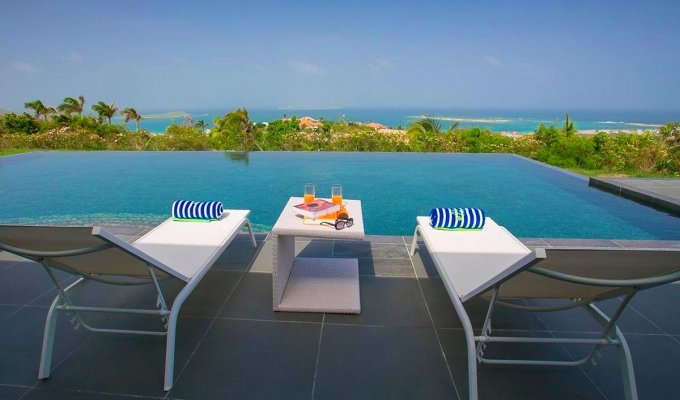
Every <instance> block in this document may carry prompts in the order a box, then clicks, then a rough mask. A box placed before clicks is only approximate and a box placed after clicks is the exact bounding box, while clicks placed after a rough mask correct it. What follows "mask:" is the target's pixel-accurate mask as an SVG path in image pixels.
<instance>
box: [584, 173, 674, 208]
mask: <svg viewBox="0 0 680 400" xmlns="http://www.w3.org/2000/svg"><path fill="white" fill-rule="evenodd" d="M588 184H589V185H590V186H592V187H596V188H598V189H601V190H605V191H607V192H611V193H614V194H616V195H619V196H621V197H625V198H628V199H631V200H635V201H637V202H639V203H642V204H646V205H650V206H652V207H655V208H658V209H661V210H664V211H667V212H670V213H673V214H675V215H680V179H679V178H665V179H656V178H590V180H589V183H588Z"/></svg>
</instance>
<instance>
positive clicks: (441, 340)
mask: <svg viewBox="0 0 680 400" xmlns="http://www.w3.org/2000/svg"><path fill="white" fill-rule="evenodd" d="M145 231H146V228H143V227H117V228H116V233H117V234H118V235H120V236H121V237H123V238H124V239H126V240H128V241H133V240H134V239H135V238H137V237H139V236H140V235H142V234H143V233H144V232H145ZM410 239H411V238H410V237H402V236H367V239H366V240H365V241H354V242H349V241H340V240H311V241H310V240H298V241H297V242H296V251H297V252H298V253H299V254H301V255H304V256H312V257H315V256H317V257H356V258H358V259H359V269H360V283H361V303H362V312H361V314H360V315H337V314H335V315H334V314H308V313H275V312H273V311H272V286H271V285H272V283H271V266H272V259H271V257H272V241H271V240H269V238H268V236H267V235H266V234H258V235H257V243H258V247H257V249H253V248H251V247H249V242H248V240H247V236H246V235H239V236H238V237H237V238H236V239H235V240H234V242H233V243H232V244H231V245H230V247H229V248H228V249H227V251H226V252H225V254H224V255H223V256H222V257H221V258H220V259H219V260H218V262H217V263H216V265H215V266H214V267H213V268H212V269H211V270H210V271H209V272H208V275H207V276H206V278H205V279H203V281H202V282H201V284H200V285H199V287H198V288H197V289H196V290H195V291H194V292H193V294H192V295H191V296H190V297H189V299H188V300H187V302H186V303H185V305H184V307H183V308H182V312H181V314H180V322H179V326H178V328H179V330H178V337H177V355H176V369H175V386H174V388H173V389H172V390H171V391H170V392H168V393H167V394H166V393H165V392H163V390H162V386H163V360H164V349H165V347H164V339H163V338H159V337H140V336H127V335H111V334H92V333H89V332H87V331H84V330H83V329H78V330H73V329H72V326H71V325H70V323H69V321H68V320H67V319H66V318H64V317H63V316H62V317H60V320H59V322H58V327H57V335H56V340H55V352H54V364H53V365H54V369H53V372H52V376H51V378H50V379H48V380H46V381H39V380H38V379H37V370H38V361H39V359H40V346H41V339H42V331H43V325H44V321H45V315H46V313H47V309H48V307H49V305H50V302H51V301H52V299H53V297H54V295H55V290H54V289H53V288H52V287H51V283H50V281H49V278H48V277H47V275H46V274H45V272H44V271H43V270H42V268H41V267H40V266H39V265H38V264H35V263H33V262H28V261H26V260H22V259H20V258H18V257H15V256H13V255H11V254H8V253H1V252H0V322H1V323H2V329H0V348H2V349H3V350H2V355H1V356H0V399H3V400H4V399H12V400H18V399H22V400H35V399H64V400H65V399H76V400H82V399H110V400H118V399H149V398H163V397H165V398H169V399H202V400H203V399H255V398H258V399H269V398H273V399H278V398H286V399H297V398H300V399H421V398H422V399H456V398H466V396H467V380H466V377H467V375H466V374H467V371H466V362H465V342H464V339H463V337H464V336H463V331H462V329H461V326H460V323H459V321H458V319H457V317H456V314H455V312H454V310H453V306H452V305H451V302H450V300H449V298H448V295H447V293H446V290H445V289H444V286H443V285H442V283H441V281H440V278H439V277H438V275H437V272H436V269H435V267H434V265H433V264H432V261H431V259H430V258H429V256H428V254H427V252H426V251H418V252H416V254H415V256H413V257H410V256H409V254H408V250H407V247H408V244H409V243H410ZM523 241H524V242H525V243H526V244H527V245H528V246H529V247H547V246H550V247H570V246H588V247H616V248H621V247H640V246H642V247H648V248H669V247H670V248H680V242H675V241H627V240H615V241H609V240H591V241H586V240H564V239H523ZM58 276H59V279H61V280H63V282H69V281H71V280H72V279H73V278H72V277H70V276H68V275H67V274H65V273H62V274H59V275H58ZM165 285H166V288H167V289H168V290H169V291H170V292H171V293H177V290H178V287H176V285H173V284H172V282H170V281H168V282H166V283H165ZM78 297H79V298H80V299H81V300H83V302H87V300H88V299H91V300H96V301H97V304H98V305H100V306H109V307H124V306H130V307H133V306H140V305H143V304H148V305H153V303H154V302H155V299H156V296H155V291H154V290H153V289H152V288H151V287H148V286H142V287H125V288H122V289H121V288H115V289H112V288H111V287H109V286H107V285H102V284H99V283H96V282H92V283H88V285H86V286H85V287H84V289H83V291H82V293H79V296H78ZM619 301H620V300H619V299H612V300H609V301H605V302H602V303H600V304H598V305H599V306H600V307H601V308H603V309H604V310H605V311H607V312H611V311H612V309H613V308H614V307H615V306H616V304H617V303H618V302H619ZM678 304H680V285H678V284H671V285H666V286H664V287H660V288H656V289H652V290H648V291H645V292H642V293H640V294H639V295H637V296H636V297H635V298H634V299H633V301H632V304H631V307H629V308H628V309H627V310H626V311H625V313H624V314H623V316H622V319H621V321H620V328H621V329H622V330H623V332H624V334H625V335H626V338H627V339H628V343H629V345H630V347H631V351H632V357H633V361H634V365H635V372H636V376H637V383H638V390H639V395H640V399H664V398H677V394H678V392H679V391H680V381H679V380H678V379H677V378H678V374H677V371H678V370H680V319H678V318H677V315H678V312H677V308H678ZM485 306H486V303H485V302H484V301H483V300H473V301H470V302H468V303H467V304H466V308H467V309H468V312H469V313H470V315H471V319H472V323H473V325H474V326H475V327H476V328H479V327H480V326H479V325H480V324H481V322H482V321H483V318H484V313H485V310H486V309H485ZM495 313H496V315H495V324H494V328H495V330H496V331H498V332H503V331H513V333H514V334H521V335H530V336H542V337H545V336H552V335H553V333H555V332H560V333H561V334H562V335H569V334H570V333H572V334H576V333H594V332H595V331H596V329H597V325H596V324H595V323H594V322H592V320H591V319H590V317H588V316H587V315H586V314H585V313H583V312H582V311H580V310H572V311H568V312H562V313H557V314H551V313H548V314H542V315H540V316H537V315H535V314H534V315H530V314H525V313H521V312H518V311H513V310H508V309H503V308H498V309H497V310H496V312H495ZM560 314H561V315H560ZM113 318H114V317H111V316H104V317H99V316H94V315H93V316H92V319H94V320H96V321H97V322H100V323H103V324H106V323H107V322H109V321H111V320H112V319H113ZM117 318H121V317H117ZM123 319H124V321H125V322H126V323H127V324H128V326H130V327H131V328H138V329H139V328H142V327H145V328H146V329H150V328H158V326H160V323H159V322H158V321H155V320H153V321H148V320H145V319H143V318H139V317H124V318H123ZM116 321H118V320H116ZM539 349H540V351H539V353H540V354H538V355H539V356H541V357H543V358H551V357H554V358H575V357H578V356H580V355H582V354H583V352H584V351H585V350H586V349H584V348H583V347H582V346H575V345H565V346H562V347H542V346H539ZM534 350H536V349H534ZM487 351H488V352H490V353H493V356H499V357H503V356H506V357H513V356H514V357H516V356H527V355H529V356H531V355H532V354H535V353H531V352H530V350H528V349H527V347H526V346H523V345H518V346H516V347H514V349H507V348H506V349H498V348H494V347H493V345H490V346H489V348H488V349H487ZM479 389H480V398H481V399H496V398H502V399H527V398H537V399H538V398H540V399H619V398H622V387H621V377H620V373H619V364H618V354H617V351H615V350H613V349H612V350H609V351H607V352H606V353H604V355H603V358H602V359H601V360H600V362H599V365H598V366H592V365H586V366H583V367H580V368H548V367H528V366H521V367H503V366H480V367H479Z"/></svg>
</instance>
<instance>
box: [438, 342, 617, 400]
mask: <svg viewBox="0 0 680 400" xmlns="http://www.w3.org/2000/svg"><path fill="white" fill-rule="evenodd" d="M497 333H498V334H503V333H504V332H503V331H502V330H500V331H498V332H497ZM438 334H439V338H440V340H441V343H442V346H443V348H444V353H445V354H446V359H447V360H448V363H449V365H450V366H451V370H452V373H453V377H454V380H455V382H456V387H457V389H458V390H459V393H460V396H461V398H467V396H468V371H467V353H466V345H465V336H464V333H463V331H462V330H458V329H440V330H438ZM512 334H513V335H516V336H519V335H520V334H521V333H519V332H516V331H513V332H512ZM524 335H528V334H527V333H525V334H524ZM485 354H486V356H488V357H494V358H511V357H522V358H524V357H531V358H533V359H568V354H567V353H566V352H565V351H564V350H562V348H561V347H558V346H554V345H553V346H548V345H535V344H534V345H528V344H527V345H520V344H512V345H499V344H495V345H494V344H492V345H489V347H487V350H486V352H485ZM477 380H478V384H477V387H478V390H479V398H480V399H522V400H523V399H564V400H567V399H569V400H572V399H604V398H605V397H604V396H602V394H601V393H600V392H599V390H598V389H597V387H596V386H594V385H593V384H592V383H591V382H590V381H589V380H588V378H587V376H586V375H585V374H584V373H583V372H582V371H581V370H580V369H578V368H576V367H575V368H565V367H544V366H503V365H481V366H480V365H478V367H477Z"/></svg>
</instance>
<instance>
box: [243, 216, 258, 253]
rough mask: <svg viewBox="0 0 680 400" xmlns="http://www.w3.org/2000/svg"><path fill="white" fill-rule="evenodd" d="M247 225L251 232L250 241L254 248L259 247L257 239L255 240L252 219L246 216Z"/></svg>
mask: <svg viewBox="0 0 680 400" xmlns="http://www.w3.org/2000/svg"><path fill="white" fill-rule="evenodd" d="M245 225H246V226H247V227H248V232H249V233H250V243H251V244H252V245H253V248H257V241H256V240H255V234H254V233H253V226H252V225H251V224H250V220H249V219H248V218H246V222H245Z"/></svg>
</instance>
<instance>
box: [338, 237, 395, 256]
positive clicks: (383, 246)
mask: <svg viewBox="0 0 680 400" xmlns="http://www.w3.org/2000/svg"><path fill="white" fill-rule="evenodd" d="M333 257H349V258H366V257H373V258H408V252H407V251H406V247H405V246H404V244H403V243H373V242H369V241H366V240H364V241H343V240H336V241H335V247H334V248H333Z"/></svg>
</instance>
